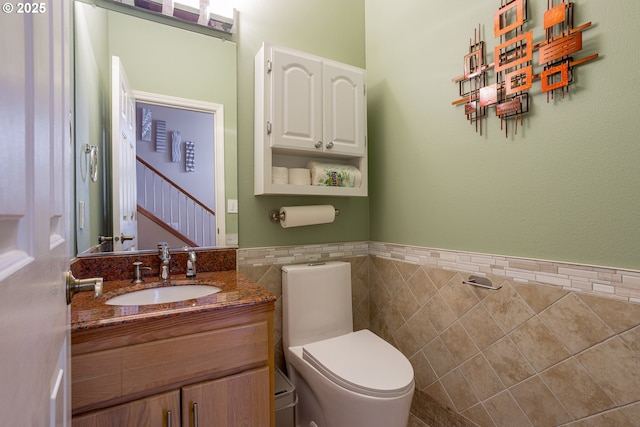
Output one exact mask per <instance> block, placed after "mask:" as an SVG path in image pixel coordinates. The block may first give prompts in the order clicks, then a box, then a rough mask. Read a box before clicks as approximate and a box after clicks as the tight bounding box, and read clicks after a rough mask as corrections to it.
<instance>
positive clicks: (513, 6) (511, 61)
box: [452, 0, 598, 136]
mask: <svg viewBox="0 0 640 427" xmlns="http://www.w3.org/2000/svg"><path fill="white" fill-rule="evenodd" d="M574 7H575V6H574V3H572V2H567V1H565V0H562V2H560V3H558V2H557V0H548V1H547V10H546V11H545V13H544V20H543V25H544V31H545V37H544V40H542V41H541V42H539V43H536V44H534V42H533V31H524V26H525V23H526V22H528V20H529V19H528V13H527V0H501V6H500V8H499V9H498V11H497V12H496V13H495V14H494V17H493V34H494V37H496V38H497V39H498V44H497V45H496V46H495V48H494V50H493V59H494V62H492V63H490V64H487V62H486V57H485V53H486V52H485V42H484V41H483V40H481V38H482V36H481V27H480V26H478V29H477V30H474V36H473V40H470V43H469V44H470V46H469V53H468V54H467V55H465V57H464V67H463V68H464V72H463V74H462V75H461V76H458V77H455V78H454V79H452V81H453V82H454V83H457V84H458V86H459V95H460V96H461V98H460V99H458V100H456V101H453V103H452V104H453V105H464V109H465V114H466V116H467V119H468V120H469V122H470V123H471V124H475V126H476V132H480V134H481V135H482V121H483V119H484V117H485V116H486V114H487V109H488V108H489V107H494V108H495V112H496V116H497V117H498V118H499V119H500V128H501V129H504V130H505V134H506V136H508V135H509V128H508V125H509V122H510V121H512V122H513V123H514V124H515V130H514V134H516V133H517V131H518V122H520V125H522V121H523V117H524V115H525V114H526V113H528V112H529V92H530V90H531V89H532V88H533V82H534V81H536V80H538V79H540V81H541V91H542V92H543V93H546V94H547V102H549V100H550V99H552V98H553V97H554V96H555V94H556V93H560V94H561V96H562V97H564V95H565V92H568V91H569V86H570V85H571V83H572V82H573V69H574V67H576V66H578V65H581V64H584V63H585V62H588V61H591V60H593V59H596V58H597V57H598V54H597V53H596V54H593V55H590V56H587V57H585V58H582V59H574V58H573V55H574V54H576V53H578V52H580V51H581V50H582V32H583V31H584V30H586V29H587V28H589V27H591V22H587V23H586V24H583V25H580V26H578V27H574V25H573V10H574ZM536 51H537V53H538V61H537V66H538V67H541V69H540V68H539V69H540V71H539V72H538V73H534V71H535V70H534V62H535V61H534V59H533V56H534V52H536ZM491 70H493V73H494V74H495V83H492V84H489V82H488V78H487V74H488V73H489V72H490V71H491Z"/></svg>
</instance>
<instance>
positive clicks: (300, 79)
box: [254, 43, 367, 197]
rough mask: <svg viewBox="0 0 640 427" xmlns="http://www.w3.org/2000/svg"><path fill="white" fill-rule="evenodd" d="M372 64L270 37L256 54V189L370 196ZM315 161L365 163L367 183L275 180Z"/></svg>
mask: <svg viewBox="0 0 640 427" xmlns="http://www.w3.org/2000/svg"><path fill="white" fill-rule="evenodd" d="M366 128H367V126H366V90H365V71H364V70H363V69H361V68H357V67H353V66H350V65H346V64H341V63H338V62H334V61H331V60H328V59H325V58H321V57H317V56H314V55H310V54H307V53H304V52H299V51H295V50H292V49H288V48H285V47H280V46H273V45H270V44H268V43H264V44H263V46H262V48H261V49H260V51H259V52H258V53H257V55H256V58H255V127H254V131H255V141H254V145H255V148H254V194H255V195H263V194H265V195H266V194H272V195H279V194H280V195H315V196H334V197H336V196H337V197H366V196H367V136H366ZM309 161H319V162H326V163H339V164H345V165H351V166H355V167H357V168H358V170H359V171H360V174H361V175H362V183H361V185H360V186H359V187H330V186H320V185H291V184H275V183H273V177H272V168H273V167H276V166H278V167H287V168H305V167H306V166H307V163H308V162H309Z"/></svg>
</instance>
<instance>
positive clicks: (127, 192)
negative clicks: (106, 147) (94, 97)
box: [111, 56, 138, 251]
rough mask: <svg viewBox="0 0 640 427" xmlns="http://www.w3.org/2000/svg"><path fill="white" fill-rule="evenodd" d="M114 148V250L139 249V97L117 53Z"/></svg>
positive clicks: (113, 72) (113, 88)
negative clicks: (137, 125) (137, 137)
mask: <svg viewBox="0 0 640 427" xmlns="http://www.w3.org/2000/svg"><path fill="white" fill-rule="evenodd" d="M111 147H112V148H111V162H112V163H111V164H112V168H111V169H112V170H111V175H112V176H111V180H112V181H111V188H112V194H111V200H112V203H113V208H112V215H113V221H112V222H113V250H114V251H129V250H136V249H137V247H138V213H137V196H136V191H137V187H136V99H135V97H134V95H133V90H131V88H130V86H129V81H128V80H127V75H126V73H125V71H124V67H123V66H122V62H121V61H120V58H119V57H117V56H113V57H111Z"/></svg>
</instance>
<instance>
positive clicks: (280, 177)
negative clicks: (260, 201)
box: [271, 166, 289, 184]
mask: <svg viewBox="0 0 640 427" xmlns="http://www.w3.org/2000/svg"><path fill="white" fill-rule="evenodd" d="M271 182H272V183H274V184H288V183H289V169H288V168H283V167H280V166H274V167H272V168H271Z"/></svg>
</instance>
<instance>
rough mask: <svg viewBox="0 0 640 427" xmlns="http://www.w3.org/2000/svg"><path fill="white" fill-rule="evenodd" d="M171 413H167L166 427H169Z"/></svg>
mask: <svg viewBox="0 0 640 427" xmlns="http://www.w3.org/2000/svg"><path fill="white" fill-rule="evenodd" d="M171 418H172V416H171V411H167V427H171Z"/></svg>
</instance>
